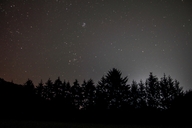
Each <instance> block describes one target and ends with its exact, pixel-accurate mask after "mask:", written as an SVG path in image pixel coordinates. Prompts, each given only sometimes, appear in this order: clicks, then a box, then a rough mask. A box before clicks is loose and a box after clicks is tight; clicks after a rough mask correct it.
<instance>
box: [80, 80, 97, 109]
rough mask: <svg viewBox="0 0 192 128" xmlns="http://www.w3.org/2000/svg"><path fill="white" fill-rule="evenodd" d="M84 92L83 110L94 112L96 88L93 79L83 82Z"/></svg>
mask: <svg viewBox="0 0 192 128" xmlns="http://www.w3.org/2000/svg"><path fill="white" fill-rule="evenodd" d="M82 92H83V94H82V95H83V108H84V109H85V110H93V109H94V107H95V98H96V87H95V86H94V83H93V80H92V79H90V80H88V81H87V82H86V81H84V82H83V84H82Z"/></svg>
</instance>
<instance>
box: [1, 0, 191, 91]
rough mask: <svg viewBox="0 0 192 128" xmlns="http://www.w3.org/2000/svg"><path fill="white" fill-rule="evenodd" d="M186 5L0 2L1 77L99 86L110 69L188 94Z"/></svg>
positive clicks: (115, 0) (169, 1)
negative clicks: (170, 83) (163, 80)
mask: <svg viewBox="0 0 192 128" xmlns="http://www.w3.org/2000/svg"><path fill="white" fill-rule="evenodd" d="M191 5H192V2H191V1H190V0H174V1H173V0H159V1H156V0H145V1H143V0H40V1H39V0H20V1H15V0H3V1H1V2H0V17H1V20H0V66H1V68H0V77H2V78H4V79H5V80H9V81H11V80H13V81H14V82H16V83H24V82H25V81H26V80H27V78H30V79H32V80H33V82H34V83H35V84H38V82H39V81H40V80H41V79H43V80H44V81H46V80H47V79H48V78H51V79H56V78H57V77H58V76H60V77H61V78H62V79H65V80H69V81H70V82H73V81H74V80H75V79H78V80H80V81H82V80H84V79H89V78H92V79H93V80H94V81H95V82H97V81H98V80H99V79H100V78H101V77H102V76H103V75H104V74H105V72H107V71H108V70H109V69H111V68H113V67H115V68H117V69H119V70H121V71H122V72H123V75H125V76H126V75H127V76H128V77H129V80H130V81H131V80H133V79H135V80H140V79H143V80H145V78H146V77H148V75H149V72H153V73H154V74H155V75H157V76H158V77H161V76H163V73H165V74H167V75H171V77H173V78H175V79H177V80H179V81H180V83H181V86H183V87H184V88H185V89H188V88H191V87H192V85H190V83H189V79H190V78H191V74H192V68H191V64H192V58H191V57H190V54H192V52H191V48H192V8H191Z"/></svg>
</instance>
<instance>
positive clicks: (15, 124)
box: [0, 120, 190, 128]
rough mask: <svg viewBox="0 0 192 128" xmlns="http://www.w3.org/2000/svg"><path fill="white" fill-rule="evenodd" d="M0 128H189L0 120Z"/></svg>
mask: <svg viewBox="0 0 192 128" xmlns="http://www.w3.org/2000/svg"><path fill="white" fill-rule="evenodd" d="M0 128H190V127H189V126H170V125H168V126H165V125H128V124H116V125H112V124H95V123H72V122H45V121H24V120H23V121H21V120H0Z"/></svg>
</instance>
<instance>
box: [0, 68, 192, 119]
mask: <svg viewBox="0 0 192 128" xmlns="http://www.w3.org/2000/svg"><path fill="white" fill-rule="evenodd" d="M127 82H128V77H123V76H122V73H121V71H119V70H118V69H115V68H113V69H111V70H109V71H108V73H107V74H106V75H105V76H103V77H102V78H101V80H100V81H99V82H98V83H97V84H95V83H94V82H93V80H92V79H89V80H88V81H85V80H84V81H83V83H82V84H79V82H78V80H75V81H74V82H73V84H70V83H69V82H66V81H61V80H60V78H59V77H58V78H57V79H56V80H55V81H52V80H51V79H48V80H47V81H46V82H45V83H43V81H42V80H41V81H40V83H39V84H38V85H37V86H34V84H33V82H32V80H30V79H28V80H27V81H26V82H25V83H24V84H23V85H18V84H14V83H13V82H7V81H5V80H3V79H0V103H1V106H0V112H1V114H0V117H1V118H2V119H32V120H61V121H80V122H82V121H84V122H112V123H118V122H124V123H134V122H136V123H149V122H150V123H183V121H184V122H185V123H189V122H190V117H189V116H191V115H192V110H191V108H192V105H191V101H192V91H190V90H189V91H184V90H183V88H182V87H181V86H180V85H179V82H178V81H177V80H173V79H172V78H171V77H170V76H166V75H165V74H164V76H163V77H162V78H160V79H158V78H157V77H156V76H155V75H153V74H152V73H150V74H149V77H148V78H147V79H146V81H142V80H141V81H140V82H136V81H132V83H131V84H128V83H127Z"/></svg>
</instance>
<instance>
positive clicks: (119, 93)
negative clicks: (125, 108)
mask: <svg viewBox="0 0 192 128" xmlns="http://www.w3.org/2000/svg"><path fill="white" fill-rule="evenodd" d="M121 75H122V73H121V72H120V71H119V70H117V69H115V68H113V69H112V70H110V71H109V72H108V73H107V75H106V76H105V77H102V78H101V81H99V83H98V87H97V91H98V95H97V96H98V97H97V98H98V99H100V100H101V99H103V100H101V101H100V102H101V103H103V105H107V106H105V107H107V108H105V109H111V110H113V109H119V108H121V107H122V106H121V105H122V103H123V102H124V97H123V94H124V92H123V91H124V89H125V87H126V86H127V81H128V79H127V77H124V78H123V77H122V76H121ZM101 96H102V98H101Z"/></svg>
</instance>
